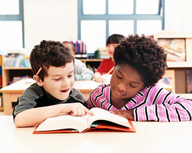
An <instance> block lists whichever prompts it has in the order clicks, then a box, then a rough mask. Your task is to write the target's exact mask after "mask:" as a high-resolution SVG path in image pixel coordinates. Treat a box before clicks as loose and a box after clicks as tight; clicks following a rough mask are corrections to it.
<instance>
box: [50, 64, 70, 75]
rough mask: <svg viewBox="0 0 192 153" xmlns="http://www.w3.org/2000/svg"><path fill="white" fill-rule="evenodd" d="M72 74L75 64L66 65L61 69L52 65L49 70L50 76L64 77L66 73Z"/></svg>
mask: <svg viewBox="0 0 192 153" xmlns="http://www.w3.org/2000/svg"><path fill="white" fill-rule="evenodd" d="M71 72H73V62H71V63H66V65H62V66H59V67H55V66H52V65H51V66H49V68H48V69H47V74H48V75H64V74H66V73H71Z"/></svg>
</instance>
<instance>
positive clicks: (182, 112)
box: [134, 88, 192, 122]
mask: <svg viewBox="0 0 192 153" xmlns="http://www.w3.org/2000/svg"><path fill="white" fill-rule="evenodd" d="M145 100H146V102H147V105H145V106H141V107H136V108H135V109H134V118H135V120H136V121H159V122H175V121H189V120H192V101H191V100H189V99H187V98H184V97H180V96H178V95H176V94H175V93H171V92H167V91H166V90H165V89H162V88H161V89H159V90H155V93H154V91H153V90H151V91H149V93H148V96H147V97H146V99H145Z"/></svg>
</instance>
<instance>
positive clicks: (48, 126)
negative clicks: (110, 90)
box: [33, 108, 136, 134]
mask: <svg viewBox="0 0 192 153" xmlns="http://www.w3.org/2000/svg"><path fill="white" fill-rule="evenodd" d="M90 111H92V112H93V113H94V115H93V116H90V115H86V116H71V115H60V116H56V117H52V118H48V119H46V120H45V121H43V122H42V123H40V124H39V125H38V126H37V127H36V128H35V130H34V131H33V134H48V133H80V132H88V131H92V130H96V131H98V130H99V131H103V130H104V131H106V130H107V131H121V132H136V130H135V128H134V126H133V124H132V122H131V121H130V120H127V119H126V118H124V117H121V116H118V115H115V114H112V113H110V112H109V111H106V110H103V109H101V108H92V109H91V110H90Z"/></svg>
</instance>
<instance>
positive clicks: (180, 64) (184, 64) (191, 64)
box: [167, 62, 192, 69]
mask: <svg viewBox="0 0 192 153" xmlns="http://www.w3.org/2000/svg"><path fill="white" fill-rule="evenodd" d="M167 66H168V68H176V69H177V68H178V69H179V68H192V62H167Z"/></svg>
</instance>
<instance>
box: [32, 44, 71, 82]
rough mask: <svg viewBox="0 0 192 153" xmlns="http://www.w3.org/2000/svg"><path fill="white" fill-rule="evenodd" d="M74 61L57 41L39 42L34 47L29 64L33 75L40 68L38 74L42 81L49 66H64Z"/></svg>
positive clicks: (65, 48) (67, 50) (68, 51)
mask: <svg viewBox="0 0 192 153" xmlns="http://www.w3.org/2000/svg"><path fill="white" fill-rule="evenodd" d="M72 61H74V57H73V55H72V54H71V51H70V50H69V49H68V48H67V47H65V46H64V45H63V43H61V42H59V41H46V40H43V41H41V43H40V45H36V46H35V47H34V48H33V50H32V52H31V54H30V64H31V67H32V72H33V75H35V74H36V73H37V71H38V70H39V69H40V67H42V70H41V72H40V73H39V77H40V79H41V80H42V81H43V79H44V76H46V75H47V69H48V68H49V66H50V65H51V66H55V67H60V66H65V65H66V63H70V62H72Z"/></svg>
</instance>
